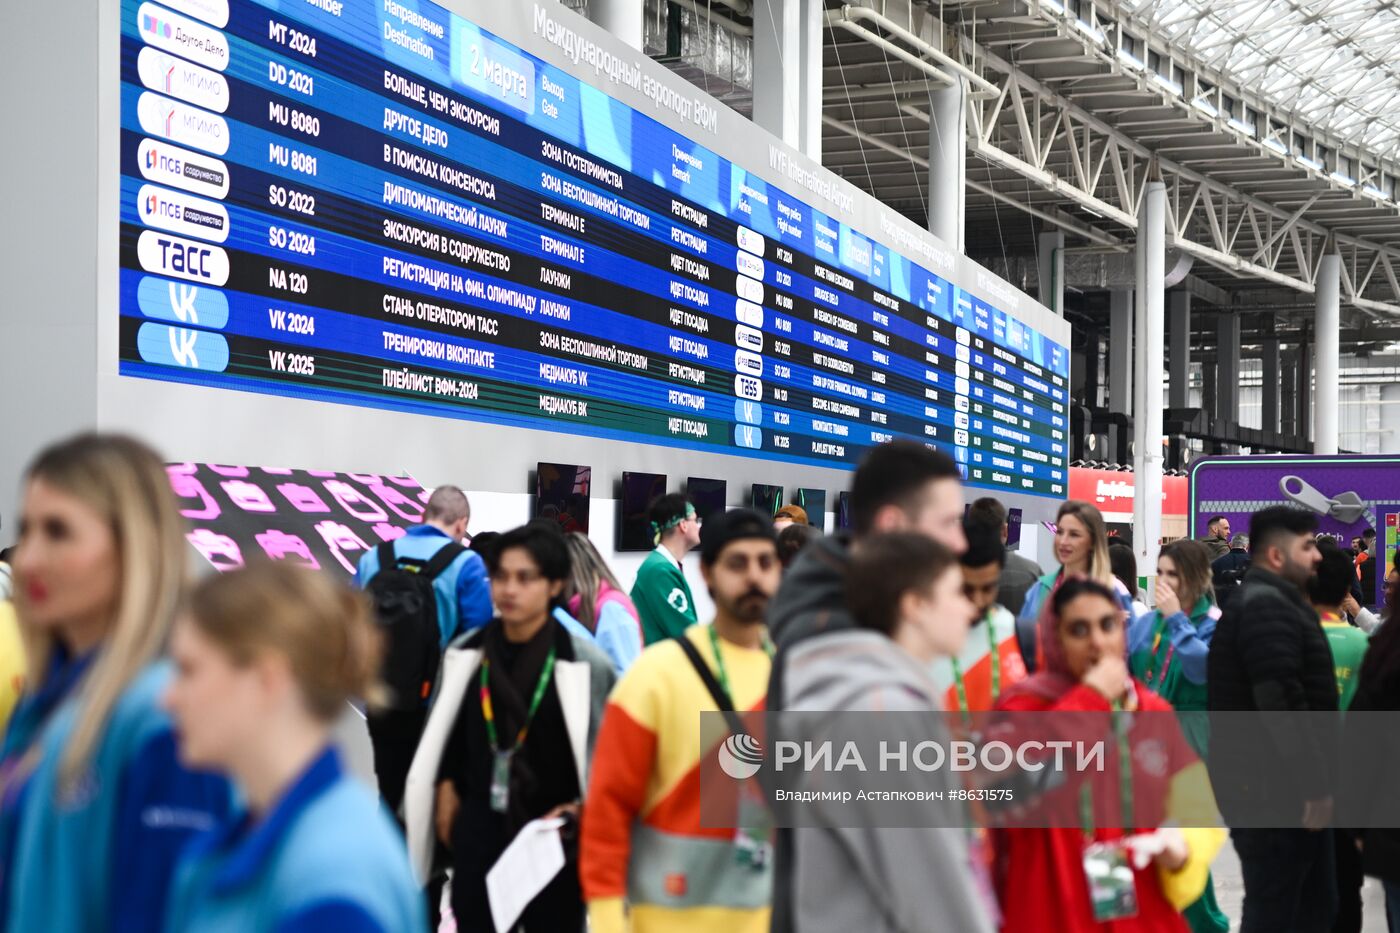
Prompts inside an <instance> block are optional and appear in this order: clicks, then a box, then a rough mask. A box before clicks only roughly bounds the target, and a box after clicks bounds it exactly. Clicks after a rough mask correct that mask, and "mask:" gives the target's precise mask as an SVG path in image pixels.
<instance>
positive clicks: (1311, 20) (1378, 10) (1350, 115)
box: [1123, 0, 1400, 159]
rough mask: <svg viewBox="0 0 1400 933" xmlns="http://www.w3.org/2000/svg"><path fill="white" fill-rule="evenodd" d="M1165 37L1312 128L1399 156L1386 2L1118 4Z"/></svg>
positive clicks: (1161, 0)
mask: <svg viewBox="0 0 1400 933" xmlns="http://www.w3.org/2000/svg"><path fill="white" fill-rule="evenodd" d="M1123 8H1124V9H1125V10H1127V11H1128V12H1129V13H1130V18H1131V19H1133V20H1136V21H1137V25H1138V26H1139V27H1140V28H1144V29H1146V30H1148V31H1151V32H1152V33H1153V34H1155V35H1157V36H1160V37H1162V38H1164V39H1165V40H1167V42H1169V43H1170V44H1172V45H1176V46H1178V47H1180V48H1181V49H1183V50H1185V51H1187V52H1188V53H1190V54H1192V55H1194V56H1195V57H1196V58H1197V59H1198V60H1200V61H1201V62H1203V63H1204V64H1206V65H1208V66H1209V67H1211V68H1214V69H1216V70H1218V71H1220V72H1222V73H1224V74H1226V75H1228V76H1230V77H1231V78H1232V79H1233V80H1235V81H1236V82H1237V83H1239V84H1240V85H1241V86H1242V87H1244V88H1247V89H1248V90H1250V91H1252V92H1254V93H1255V94H1257V95H1259V96H1260V97H1261V98H1263V99H1264V100H1267V101H1269V102H1270V103H1271V104H1273V105H1274V106H1276V107H1278V108H1279V109H1280V110H1282V111H1283V112H1285V113H1293V114H1295V115H1297V116H1299V117H1303V118H1305V119H1306V120H1308V122H1310V123H1312V124H1313V125H1314V126H1316V127H1317V128H1319V129H1322V130H1325V131H1327V132H1329V133H1331V134H1333V135H1335V136H1337V137H1338V138H1340V139H1342V140H1344V141H1346V142H1348V143H1351V144H1353V145H1355V146H1358V147H1360V148H1362V149H1364V150H1367V151H1369V152H1370V153H1373V154H1375V155H1377V156H1380V157H1382V158H1386V159H1394V158H1396V157H1397V156H1398V155H1400V107H1397V106H1396V100H1397V98H1396V95H1397V93H1400V55H1397V49H1400V13H1398V12H1397V10H1396V6H1395V3H1394V0H1125V2H1124V4H1123Z"/></svg>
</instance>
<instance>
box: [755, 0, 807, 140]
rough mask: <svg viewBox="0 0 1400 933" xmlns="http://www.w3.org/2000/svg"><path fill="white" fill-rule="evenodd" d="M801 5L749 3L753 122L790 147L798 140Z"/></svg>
mask: <svg viewBox="0 0 1400 933" xmlns="http://www.w3.org/2000/svg"><path fill="white" fill-rule="evenodd" d="M801 7H802V3H801V0H754V5H753V122H755V123H757V124H758V125H759V126H761V127H763V128H764V129H765V130H767V131H768V132H770V133H772V134H773V135H774V136H777V137H778V138H779V139H781V140H782V141H783V142H785V143H787V144H788V145H789V146H791V147H792V148H794V149H799V148H801V143H802V141H801V139H800V135H801V134H800V130H801V119H800V114H801V108H800V106H799V102H800V101H801V98H802V92H801V89H800V88H799V86H798V85H799V83H800V81H801V77H802V31H801V29H800V28H799V25H800V21H801V16H800V14H801ZM817 94H818V97H817V99H818V101H820V99H821V92H820V91H818V92H817ZM818 121H820V117H818ZM818 132H820V131H818Z"/></svg>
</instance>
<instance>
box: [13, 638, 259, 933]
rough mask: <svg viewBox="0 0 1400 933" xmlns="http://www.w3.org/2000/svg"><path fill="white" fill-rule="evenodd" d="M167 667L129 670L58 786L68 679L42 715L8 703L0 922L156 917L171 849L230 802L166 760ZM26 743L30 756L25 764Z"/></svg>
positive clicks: (43, 924) (91, 928) (64, 930)
mask: <svg viewBox="0 0 1400 933" xmlns="http://www.w3.org/2000/svg"><path fill="white" fill-rule="evenodd" d="M78 663H79V664H84V663H85V661H79V662H78ZM82 673H85V672H84V671H79V672H78V675H77V676H76V677H75V678H73V679H72V680H71V681H70V686H73V687H75V686H76V683H77V682H78V681H79V680H81V675H82ZM171 674H172V668H171V665H170V663H169V662H168V661H160V662H157V663H155V664H153V665H151V666H149V667H147V668H146V669H145V670H144V671H142V672H141V673H140V674H138V675H137V677H136V678H135V679H134V680H133V681H132V683H131V684H130V686H128V687H127V689H126V691H125V692H124V693H123V694H122V695H121V697H120V698H119V699H118V700H117V703H116V704H115V706H114V707H113V709H112V714H111V716H110V717H109V719H108V721H107V725H106V727H105V729H104V730H103V734H102V738H101V739H100V741H99V742H98V744H97V747H96V751H95V752H94V754H93V758H92V761H91V764H90V766H89V768H88V769H87V772H86V774H84V775H82V777H81V780H79V781H77V782H75V783H74V784H73V786H70V787H60V786H59V783H60V782H59V776H58V772H59V764H60V758H61V757H62V755H63V750H64V748H65V747H66V746H67V744H68V740H69V738H70V737H71V735H72V733H73V728H74V726H75V724H76V721H77V715H78V712H79V710H80V708H81V704H80V701H81V695H80V693H79V691H77V690H76V689H70V690H69V693H68V696H67V697H66V698H65V699H63V700H61V701H60V702H59V703H58V705H57V706H55V707H53V711H52V713H51V714H49V715H48V716H47V717H46V718H43V719H42V720H40V719H39V717H38V712H39V711H38V710H35V709H32V708H30V709H27V708H26V707H25V706H24V705H21V707H20V709H18V710H16V712H15V716H14V718H13V719H12V720H11V723H10V731H11V734H10V735H9V736H8V737H7V741H6V745H5V755H4V761H5V771H6V772H7V774H6V775H5V777H8V781H6V780H0V786H3V787H4V802H3V809H0V929H3V930H6V931H9V933H29V931H33V930H44V931H50V933H105V931H114V933H116V931H143V933H145V931H150V930H159V929H161V927H162V926H163V925H164V911H165V902H166V897H167V894H168V891H169V884H170V878H171V875H172V873H173V871H174V867H175V863H176V860H177V858H178V856H179V853H180V851H181V850H182V849H183V848H184V846H185V845H186V843H188V842H189V840H190V838H191V837H193V836H194V835H195V834H196V833H198V832H200V831H203V830H207V829H208V828H210V827H212V826H213V825H215V824H216V823H217V821H218V820H220V819H222V818H223V817H224V816H225V815H226V814H227V813H228V811H229V809H230V808H231V804H232V801H231V797H232V794H231V791H230V789H229V785H228V782H227V781H225V780H224V779H222V778H218V777H214V776H213V775H208V774H198V773H195V772H191V771H187V770H185V769H184V768H183V767H182V766H181V765H180V764H179V763H178V761H177V760H176V755H175V737H174V734H173V732H172V730H171V724H170V719H169V717H168V716H167V715H166V714H165V712H164V711H163V710H162V709H161V708H160V695H161V693H162V692H163V691H164V689H165V686H166V684H167V683H168V682H169V680H170V676H171ZM30 753H37V761H36V762H35V764H34V766H33V770H32V771H31V772H29V773H28V774H27V775H26V774H24V773H23V772H24V771H25V769H26V768H27V767H28V763H29V762H30V761H31V760H33V758H32V755H31V754H30Z"/></svg>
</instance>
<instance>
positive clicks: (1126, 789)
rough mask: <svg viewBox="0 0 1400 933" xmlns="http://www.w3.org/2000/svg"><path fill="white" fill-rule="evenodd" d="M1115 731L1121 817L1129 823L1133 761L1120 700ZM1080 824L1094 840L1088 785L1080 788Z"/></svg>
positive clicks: (1116, 704)
mask: <svg viewBox="0 0 1400 933" xmlns="http://www.w3.org/2000/svg"><path fill="white" fill-rule="evenodd" d="M1112 716H1113V731H1114V732H1115V733H1116V734H1117V736H1118V794H1119V806H1120V810H1119V817H1120V818H1121V819H1122V820H1123V821H1124V822H1127V823H1131V822H1132V819H1133V759H1132V750H1131V749H1130V748H1129V747H1128V726H1127V721H1126V718H1125V715H1124V713H1123V704H1122V703H1121V702H1119V701H1118V700H1114V701H1113V714H1112ZM1079 822H1080V824H1081V825H1082V826H1083V827H1084V835H1085V836H1086V837H1088V838H1093V835H1094V802H1093V799H1092V795H1091V794H1090V791H1089V785H1088V783H1087V782H1086V783H1084V784H1081V785H1080V787H1079ZM1123 831H1124V832H1125V833H1128V834H1129V835H1131V834H1132V827H1131V826H1125V827H1123Z"/></svg>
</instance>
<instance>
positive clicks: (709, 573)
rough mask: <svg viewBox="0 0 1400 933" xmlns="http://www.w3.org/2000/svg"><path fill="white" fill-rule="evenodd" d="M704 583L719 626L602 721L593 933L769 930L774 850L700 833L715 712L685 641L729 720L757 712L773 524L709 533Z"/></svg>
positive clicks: (733, 835)
mask: <svg viewBox="0 0 1400 933" xmlns="http://www.w3.org/2000/svg"><path fill="white" fill-rule="evenodd" d="M700 570H701V573H702V575H703V576H704V579H705V585H706V586H707V587H708V588H709V591H710V595H711V597H713V599H714V603H715V619H714V622H713V623H712V624H710V625H692V626H691V627H690V628H688V629H686V630H685V631H684V633H682V634H681V635H680V636H679V638H676V639H669V640H667V641H663V642H660V643H658V644H655V645H652V646H651V647H649V648H647V649H646V650H645V651H644V652H642V655H641V657H640V658H638V660H637V661H636V663H635V664H633V665H632V667H631V668H630V669H629V670H628V671H627V673H626V674H625V675H624V676H623V678H622V680H621V681H619V682H618V685H617V687H616V688H615V689H614V690H613V693H612V696H611V697H610V698H609V700H608V707H607V711H606V712H605V713H604V716H603V724H602V727H601V728H600V730H599V733H598V742H597V745H596V748H595V752H594V756H593V765H592V775H591V778H590V780H589V785H588V795H587V797H586V798H585V800H586V801H587V802H586V803H585V805H584V807H583V821H582V835H581V840H580V856H579V861H580V874H581V876H582V879H583V895H584V899H585V900H586V901H587V902H588V915H589V921H590V929H591V931H592V933H622V931H625V930H629V929H630V930H631V931H632V933H663V931H664V933H767V930H768V925H769V904H770V902H771V897H772V882H773V879H772V860H771V859H770V858H765V857H763V855H764V854H765V852H766V848H767V843H766V841H765V840H763V839H757V840H753V839H751V838H750V835H751V832H752V831H745V830H738V831H736V830H734V829H712V828H704V827H702V826H701V825H700V762H701V760H702V757H701V756H702V753H704V754H710V753H712V751H713V749H711V748H705V749H702V748H701V747H700V717H699V716H698V715H697V714H698V713H700V712H704V711H714V710H717V709H718V705H717V704H716V703H715V701H714V700H713V699H712V695H711V693H710V691H709V689H708V688H707V687H706V685H705V682H704V680H703V679H702V678H701V676H700V674H699V672H698V671H697V670H696V668H695V667H694V665H693V662H692V661H691V660H690V658H689V656H688V655H687V652H686V650H685V649H684V648H683V646H682V645H681V643H680V639H685V640H686V641H688V642H689V644H690V645H691V646H692V647H693V648H694V649H695V652H696V653H697V654H698V656H699V659H700V661H701V662H702V663H703V664H704V665H705V666H706V667H708V668H709V670H710V672H711V673H712V675H713V677H714V679H715V680H716V681H717V683H718V686H719V687H720V688H721V689H722V690H723V691H724V692H725V693H726V694H727V695H728V698H729V701H730V705H731V706H732V707H733V709H735V710H736V711H738V712H739V713H740V714H743V713H746V712H749V711H752V710H757V709H761V708H762V706H763V703H764V698H765V696H766V695H767V691H768V674H769V671H770V670H771V668H772V644H771V642H770V641H769V640H768V634H767V630H766V628H765V626H764V624H763V621H764V616H765V613H766V611H767V608H768V602H769V600H770V599H772V597H773V594H774V593H775V592H777V589H778V581H779V577H780V575H781V565H780V563H779V561H778V548H777V542H776V540H775V538H774V534H773V529H772V525H771V521H770V520H769V519H767V518H765V517H764V516H761V515H759V514H758V513H757V512H752V511H749V510H747V509H738V510H735V511H733V512H726V513H724V514H722V515H716V516H713V517H711V518H710V519H709V521H707V522H706V523H705V526H704V528H703V529H702V530H701V535H700ZM741 837H742V838H741ZM624 898H625V899H626V901H627V903H628V904H629V905H630V907H631V913H630V916H627V915H625V914H624V908H623V901H624Z"/></svg>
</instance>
